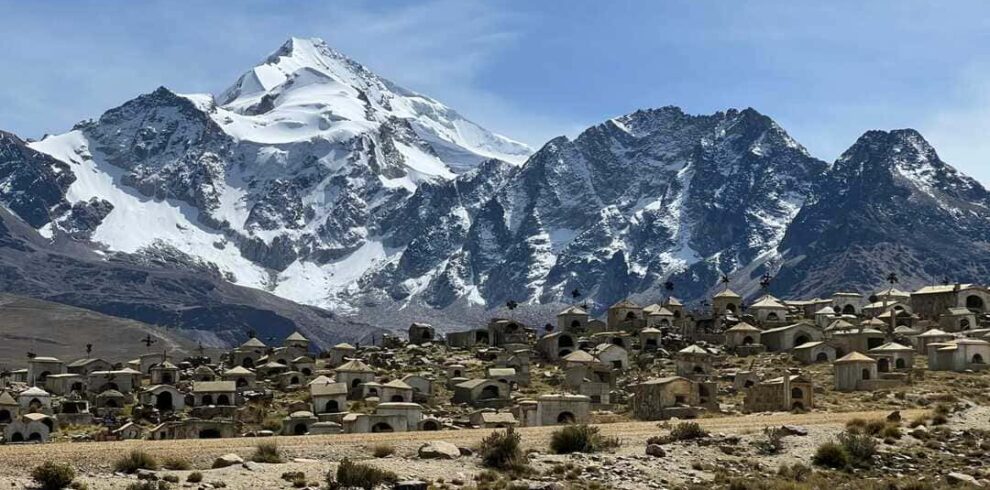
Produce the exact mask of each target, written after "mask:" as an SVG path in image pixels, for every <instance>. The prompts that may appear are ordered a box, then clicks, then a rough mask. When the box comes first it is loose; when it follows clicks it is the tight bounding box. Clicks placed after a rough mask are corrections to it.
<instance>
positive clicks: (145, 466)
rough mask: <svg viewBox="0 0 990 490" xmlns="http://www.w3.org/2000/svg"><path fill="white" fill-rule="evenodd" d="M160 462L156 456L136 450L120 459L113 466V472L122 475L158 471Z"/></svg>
mask: <svg viewBox="0 0 990 490" xmlns="http://www.w3.org/2000/svg"><path fill="white" fill-rule="evenodd" d="M157 469H158V460H156V459H155V457H154V456H152V455H150V454H148V453H146V452H144V451H138V450H134V451H131V452H130V454H128V455H127V456H124V457H123V458H120V459H118V460H117V461H116V462H115V463H114V464H113V470H114V471H118V472H120V473H128V474H131V473H136V472H137V470H152V471H154V470H157Z"/></svg>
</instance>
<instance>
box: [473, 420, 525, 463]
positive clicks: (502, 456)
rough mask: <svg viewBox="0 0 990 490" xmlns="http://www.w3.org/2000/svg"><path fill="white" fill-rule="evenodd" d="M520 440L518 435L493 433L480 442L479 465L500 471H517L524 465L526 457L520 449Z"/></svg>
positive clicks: (512, 432) (504, 432)
mask: <svg viewBox="0 0 990 490" xmlns="http://www.w3.org/2000/svg"><path fill="white" fill-rule="evenodd" d="M521 441H522V438H521V437H520V436H519V434H518V433H516V432H514V431H511V430H508V431H497V430H496V431H494V432H492V433H491V434H490V435H489V436H488V437H486V438H484V439H482V440H481V450H480V451H479V452H480V453H481V463H482V465H484V466H485V467H488V468H496V469H500V470H511V469H517V468H520V467H522V466H524V465H525V464H526V456H525V455H524V454H523V452H522V448H521Z"/></svg>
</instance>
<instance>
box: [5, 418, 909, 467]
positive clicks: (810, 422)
mask: <svg viewBox="0 0 990 490" xmlns="http://www.w3.org/2000/svg"><path fill="white" fill-rule="evenodd" d="M888 413H889V412H847V413H808V414H790V413H776V414H772V415H746V416H735V417H721V418H710V419H701V420H698V422H699V423H700V424H701V425H702V426H703V427H705V428H706V429H708V430H709V431H711V432H723V433H727V434H739V433H747V432H753V431H758V430H760V429H762V428H763V427H766V426H779V425H784V424H793V425H801V426H806V427H811V426H828V425H832V426H841V425H843V424H845V423H846V422H847V421H849V420H851V419H853V418H865V419H874V418H880V417H885V416H886V415H887V414H888ZM921 413H923V411H922V410H912V411H905V412H903V413H902V416H903V417H904V418H905V419H911V418H913V417H916V416H918V415H920V414H921ZM600 427H601V429H602V432H603V433H604V434H606V435H608V436H616V437H619V438H620V439H622V442H623V445H625V446H632V445H641V444H643V442H644V441H645V440H646V439H647V438H648V437H650V436H653V435H657V434H659V433H660V432H661V431H660V429H658V428H657V424H656V422H627V423H614V424H603V425H601V426H600ZM556 429H557V427H529V428H522V429H518V432H519V433H520V434H521V435H522V437H523V444H524V446H525V447H527V448H535V449H537V450H545V448H546V447H547V444H548V442H549V439H550V434H551V433H552V432H553V431H554V430H556ZM490 433H491V430H490V429H473V430H462V431H443V432H403V433H380V434H337V435H319V436H295V437H277V438H275V439H276V440H277V443H278V445H279V447H280V449H281V450H282V451H283V452H284V453H285V454H286V456H288V457H289V458H311V459H332V460H338V461H339V460H340V459H341V458H343V457H356V458H366V457H368V455H369V451H368V448H369V447H373V446H374V445H376V444H385V443H387V444H390V445H393V446H394V447H395V448H396V449H397V451H398V453H399V454H413V453H415V450H416V448H418V447H419V445H421V444H422V443H424V442H429V441H435V440H444V441H447V442H451V443H454V444H457V445H458V446H466V447H474V446H476V445H477V444H478V443H479V442H480V441H481V439H482V438H483V437H485V436H486V435H488V434H490ZM262 441H272V438H233V439H207V440H173V441H143V440H142V441H120V442H87V443H56V444H35V445H7V446H0V461H3V462H4V464H2V465H0V481H2V480H3V478H2V477H23V476H24V475H25V474H27V472H29V471H30V468H32V467H33V466H35V465H36V464H38V463H39V462H41V461H45V460H48V459H56V460H58V461H69V462H72V463H73V464H74V465H75V466H76V467H77V468H79V469H81V470H83V471H91V472H92V471H106V470H109V469H110V468H111V466H112V464H113V462H114V461H115V460H116V459H118V458H119V457H121V456H123V455H125V454H127V453H128V452H129V451H131V450H133V449H141V450H143V451H146V452H148V453H151V454H152V455H154V456H156V457H158V458H159V459H163V458H166V457H171V456H175V457H181V458H183V459H186V460H189V461H191V462H193V464H194V465H195V466H196V467H200V468H203V467H207V468H208V467H209V465H210V463H211V462H212V461H213V460H214V459H215V458H216V457H217V456H220V455H222V454H227V453H237V454H240V455H241V456H243V457H245V459H247V457H248V456H249V455H250V454H251V453H252V452H253V451H254V448H255V447H256V446H257V444H258V443H259V442H262Z"/></svg>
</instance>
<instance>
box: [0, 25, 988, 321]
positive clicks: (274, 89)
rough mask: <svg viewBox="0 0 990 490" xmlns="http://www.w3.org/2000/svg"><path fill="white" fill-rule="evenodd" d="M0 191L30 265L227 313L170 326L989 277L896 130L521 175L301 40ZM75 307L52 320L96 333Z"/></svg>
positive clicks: (28, 147) (556, 152)
mask: <svg viewBox="0 0 990 490" xmlns="http://www.w3.org/2000/svg"><path fill="white" fill-rule="evenodd" d="M0 182H2V183H3V186H0V202H2V203H3V204H4V205H5V206H6V208H7V209H9V210H11V211H12V212H14V213H15V214H17V215H18V216H20V217H21V218H22V219H24V221H26V222H27V223H28V224H30V227H32V228H34V229H37V230H38V232H39V233H40V234H41V236H43V237H45V238H47V239H48V240H47V241H48V243H44V244H42V245H39V246H44V247H55V248H58V247H70V248H71V247H77V246H83V245H81V244H85V248H86V253H88V254H93V253H94V252H93V251H92V250H91V248H95V249H97V250H98V251H99V252H100V253H102V254H104V255H96V256H95V257H96V258H98V259H100V260H102V259H103V257H111V258H112V259H113V260H123V261H126V262H128V264H131V265H133V264H145V263H161V264H164V265H165V266H166V268H168V269H169V271H173V272H175V273H179V272H183V271H185V272H189V271H193V272H192V273H193V274H194V275H195V274H199V273H201V272H205V274H206V275H208V276H209V277H210V283H209V284H208V285H207V286H208V288H215V289H217V290H225V292H224V294H223V295H221V297H211V296H209V295H201V296H197V297H195V298H183V299H182V301H184V302H186V303H183V304H193V303H196V302H211V304H214V305H227V306H229V305H228V303H232V304H235V305H244V304H252V301H254V298H250V297H249V296H250V293H248V291H254V290H264V291H267V292H270V293H272V294H273V295H275V296H277V297H281V298H285V299H287V300H291V301H293V302H297V303H303V304H307V305H316V306H320V307H325V308H330V309H333V310H334V311H335V312H337V313H338V314H341V315H354V316H355V317H360V318H361V319H362V322H365V321H371V322H374V323H376V324H380V325H384V326H389V327H405V326H406V324H407V323H408V322H409V321H412V320H421V319H426V318H429V319H431V320H433V321H434V322H435V323H437V324H438V326H455V325H458V326H460V325H462V323H463V322H464V321H467V320H471V321H475V320H477V319H478V318H479V317H478V313H477V312H478V311H485V310H491V309H492V308H495V307H498V306H499V305H502V304H505V302H507V301H508V300H515V301H518V302H528V303H531V304H541V305H546V306H545V308H552V307H554V305H557V304H559V303H561V302H565V301H570V292H571V291H572V290H575V289H577V290H579V291H580V292H581V293H582V295H583V296H582V301H584V300H587V301H589V302H590V303H592V306H593V308H594V309H596V310H600V309H602V308H604V307H606V306H608V305H609V304H611V303H613V302H615V301H616V300H618V299H620V298H624V297H627V296H631V297H633V298H634V299H636V300H639V301H642V302H653V301H657V300H658V299H660V298H661V297H662V296H664V295H667V294H671V293H672V294H674V295H676V296H678V297H679V298H681V299H682V300H686V301H699V300H701V299H703V298H705V297H706V296H707V295H708V294H709V293H710V292H711V291H712V290H713V289H714V288H716V287H717V284H718V283H719V279H720V277H721V276H722V275H723V274H726V275H729V276H730V278H731V280H732V287H733V289H735V290H737V291H739V292H742V293H745V294H750V295H752V294H756V293H757V291H758V289H759V286H758V283H759V281H760V277H761V276H762V275H763V274H764V273H765V272H770V273H772V274H774V275H775V276H776V277H775V280H774V282H773V286H772V287H773V291H774V292H776V293H778V294H781V295H787V296H791V295H802V296H803V295H825V294H829V293H831V292H833V291H834V290H838V289H850V288H851V289H859V290H869V289H871V288H873V287H874V286H877V285H879V284H880V283H882V276H885V275H886V274H887V273H889V272H890V271H899V272H900V273H901V276H902V277H903V278H904V281H905V283H910V284H915V283H918V284H920V283H927V282H931V277H941V276H946V275H947V276H950V277H951V278H953V279H958V280H965V281H979V280H980V279H982V277H983V275H984V274H985V273H986V272H987V271H988V266H987V264H986V260H985V259H984V257H985V256H986V255H987V251H988V246H987V240H988V238H987V237H988V236H990V233H988V231H990V225H988V223H990V213H988V212H987V209H988V206H990V199H988V197H987V191H986V190H985V189H983V187H981V186H980V185H979V184H978V183H976V182H975V181H973V180H972V179H969V178H968V177H965V176H962V175H961V174H959V173H958V172H956V171H955V170H954V169H952V168H951V167H949V166H948V165H946V164H945V163H944V162H941V160H939V159H938V156H937V155H936V154H935V151H934V150H933V149H932V148H931V147H930V146H929V145H928V144H927V142H925V141H924V140H923V138H921V136H920V135H918V134H917V133H916V132H914V131H910V130H902V131H893V132H879V131H875V132H869V133H867V134H865V135H864V136H863V137H862V138H860V140H859V141H858V142H857V143H856V144H855V145H854V146H853V147H852V148H850V150H849V151H847V152H846V153H845V154H844V155H843V156H842V157H841V158H840V159H839V160H838V161H836V162H835V163H834V164H833V165H827V164H826V163H825V162H822V161H820V160H818V159H816V158H814V157H812V156H811V155H809V154H808V152H807V151H806V150H805V149H804V148H803V147H802V146H801V145H800V144H798V143H797V142H796V141H794V140H793V139H792V138H791V137H790V136H789V135H788V134H787V133H786V131H784V129H783V128H781V127H780V126H779V125H778V124H776V123H775V122H774V121H773V120H772V119H770V118H769V117H767V116H765V115H762V114H760V113H759V112H757V111H756V110H754V109H745V110H735V109H731V110H727V111H724V112H717V113H715V114H711V115H690V114H686V113H684V112H683V111H681V110H680V109H678V108H675V107H664V108H660V109H652V110H641V111H636V112H634V113H632V114H628V115H624V116H621V117H617V118H614V119H610V120H608V121H605V122H603V123H601V124H598V125H595V126H593V127H590V128H588V129H587V130H585V131H584V132H582V133H581V134H580V135H579V136H577V137H576V138H574V139H569V138H566V137H559V138H555V139H553V140H551V141H550V142H548V143H547V144H545V145H544V146H543V147H542V148H541V149H540V150H539V151H537V152H535V153H532V154H531V152H530V150H529V149H528V148H527V147H525V146H524V145H521V144H519V143H516V142H513V141H512V140H509V139H507V138H504V137H501V136H498V135H495V134H493V133H490V132H488V131H486V130H484V129H482V128H480V127H479V126H477V125H476V124H474V123H471V122H470V121H468V120H466V119H465V118H463V117H462V116H460V115H459V114H458V113H456V112H455V111H453V110H452V109H450V108H447V107H446V106H444V105H442V104H441V103H439V102H437V101H435V100H433V99H430V98H428V97H426V96H423V95H420V94H416V93H413V92H411V91H409V90H406V89H403V88H401V87H398V86H397V85H395V84H394V83H392V82H389V81H388V80H385V79H383V78H381V77H379V76H377V75H375V74H374V73H372V72H370V71H369V70H368V69H366V68H365V67H363V66H361V65H360V64H358V63H356V62H354V61H353V60H350V59H348V58H347V57H345V56H343V55H342V54H340V53H338V52H336V51H334V50H333V49H331V48H329V47H328V46H326V44H325V43H323V42H322V41H319V40H308V39H299V38H292V39H290V40H289V41H288V42H286V43H285V44H284V45H283V46H282V47H280V48H279V49H278V50H276V51H275V52H274V53H273V54H272V55H270V56H269V57H267V58H266V59H265V60H263V61H262V62H261V63H260V64H258V65H257V66H255V67H253V68H252V69H250V70H248V71H247V72H245V73H244V74H243V75H242V76H241V77H240V78H239V79H238V80H237V81H236V82H235V83H233V84H232V85H231V86H230V87H229V88H228V89H227V90H225V91H224V92H222V93H221V94H219V95H217V96H212V95H181V94H177V93H175V92H173V91H171V90H168V89H166V88H159V89H157V90H155V91H153V92H151V93H149V94H145V95H142V96H140V97H137V98H135V99H133V100H130V101H127V102H126V103H124V104H122V105H121V106H120V107H117V108H114V109H111V110H109V111H107V112H106V113H104V114H103V115H102V116H101V117H99V118H98V119H97V120H94V121H87V122H84V123H80V124H79V125H77V126H76V127H75V128H74V129H73V130H72V131H70V132H68V133H65V134H62V135H57V136H52V137H47V138H45V139H43V140H42V141H38V142H33V143H30V144H25V143H24V142H23V141H20V140H18V139H16V137H13V136H12V135H5V134H2V133H0ZM933 237H937V238H933ZM39 240H40V238H39ZM39 243H40V242H39ZM90 245H91V246H92V247H90ZM960 249H961V251H960ZM92 257H93V256H92V255H87V260H88V259H89V258H92ZM39 267H40V265H39ZM878 271H880V272H878ZM182 280H186V278H183V279H182ZM190 280H191V279H190ZM668 282H671V283H673V286H674V289H673V291H672V292H671V291H668V290H667V287H666V284H667V283H668ZM233 285H238V286H247V287H249V288H254V289H241V288H236V287H235V286H233ZM78 287H80V288H83V289H85V287H86V286H85V285H82V284H79V285H78ZM204 287H206V286H204ZM39 291H40V289H39ZM146 292H147V293H148V295H149V296H148V297H149V298H150V297H151V290H149V291H146ZM77 293H78V292H77V291H74V290H68V289H67V290H63V291H62V292H61V293H60V294H61V296H60V297H62V298H69V299H72V300H73V301H78V302H81V303H84V304H94V305H99V308H108V303H107V301H106V300H104V299H99V300H95V299H94V300H88V299H82V298H81V297H77ZM39 294H41V293H40V292H39ZM114 294H122V293H121V292H119V291H116V292H114ZM257 294H261V293H257ZM275 296H269V295H265V296H259V297H264V298H266V301H274V300H273V298H274V297H275ZM126 297H127V295H126V294H124V295H123V296H122V298H126ZM146 300H147V298H143V297H142V298H138V299H137V300H136V301H138V302H139V303H141V302H143V301H146ZM121 301H124V300H123V299H121ZM177 301H178V300H177ZM74 304H75V303H74ZM177 304H178V303H177ZM116 307H119V308H122V309H126V308H125V306H124V303H121V304H118V305H117V306H116ZM225 307H226V306H225ZM272 308H275V307H274V306H273V307H272ZM278 308H285V309H288V310H291V311H294V312H295V311H296V308H298V305H294V304H292V303H291V302H288V301H287V302H285V303H282V304H279V305H278ZM179 310H180V309H179V308H177V307H176V308H175V309H172V310H169V311H170V312H171V313H170V314H177V313H176V312H177V311H179ZM101 311H103V310H101ZM156 311H157V310H156ZM547 311H549V310H547ZM124 313H125V314H127V315H130V316H132V317H135V316H139V312H137V311H131V312H124ZM158 313H162V314H163V315H164V314H165V313H164V312H158ZM158 313H156V315H157V314H158ZM319 314H323V313H322V312H321V313H317V315H319ZM179 316H180V317H181V315H179ZM203 317H205V318H210V315H203ZM162 319H166V320H168V321H176V322H186V323H187V324H188V323H195V320H194V319H190V318H178V317H175V316H168V315H165V316H163V317H162ZM334 320H335V321H336V320H339V318H338V317H334ZM305 321H307V322H309V321H312V319H306V320H305ZM313 323H319V320H316V321H313ZM331 323H332V322H331ZM199 326H205V325H199ZM334 335H335V334H334Z"/></svg>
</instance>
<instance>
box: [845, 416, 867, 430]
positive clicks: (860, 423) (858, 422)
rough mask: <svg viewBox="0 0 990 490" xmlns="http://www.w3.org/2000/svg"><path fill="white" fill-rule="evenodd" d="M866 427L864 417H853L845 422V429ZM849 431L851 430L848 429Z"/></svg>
mask: <svg viewBox="0 0 990 490" xmlns="http://www.w3.org/2000/svg"><path fill="white" fill-rule="evenodd" d="M863 427H866V419H861V418H854V419H851V420H849V421H848V422H846V430H850V429H862V428H863ZM850 432H852V431H851V430H850Z"/></svg>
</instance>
